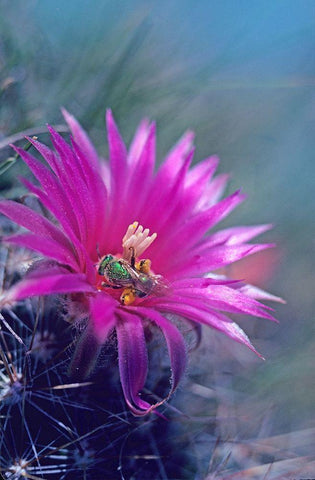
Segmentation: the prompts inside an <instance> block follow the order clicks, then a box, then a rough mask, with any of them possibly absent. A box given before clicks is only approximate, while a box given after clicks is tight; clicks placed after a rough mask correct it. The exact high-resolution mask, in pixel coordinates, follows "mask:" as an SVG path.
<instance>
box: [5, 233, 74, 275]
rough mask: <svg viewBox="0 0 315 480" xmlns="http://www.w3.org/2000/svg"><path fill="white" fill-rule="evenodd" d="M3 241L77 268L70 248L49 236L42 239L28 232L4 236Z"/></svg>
mask: <svg viewBox="0 0 315 480" xmlns="http://www.w3.org/2000/svg"><path fill="white" fill-rule="evenodd" d="M4 241H6V242H9V243H13V244H15V245H20V246H22V247H26V248H28V249H30V250H34V251H35V252H39V253H42V254H43V255H45V256H46V257H48V258H53V259H54V260H57V262H60V263H62V264H65V265H69V267H71V268H73V269H74V270H77V269H78V264H77V262H76V260H75V257H74V255H73V252H72V251H71V249H67V248H65V247H64V246H63V245H60V244H59V243H57V242H56V241H54V240H53V239H51V238H45V239H43V237H40V236H38V235H35V234H31V233H28V234H25V235H11V236H9V237H5V238H4Z"/></svg>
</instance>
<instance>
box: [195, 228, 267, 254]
mask: <svg viewBox="0 0 315 480" xmlns="http://www.w3.org/2000/svg"><path fill="white" fill-rule="evenodd" d="M271 228H272V225H270V224H268V225H253V226H249V227H232V228H226V229H224V230H220V231H219V232H215V233H213V234H212V235H211V236H210V237H209V238H207V239H205V240H203V241H202V242H200V246H199V247H198V251H199V249H200V250H203V249H208V248H211V247H213V246H215V245H221V244H225V245H237V244H240V243H244V242H248V241H249V240H251V239H252V238H254V237H257V235H260V234H261V233H264V232H266V231H267V230H270V229H271Z"/></svg>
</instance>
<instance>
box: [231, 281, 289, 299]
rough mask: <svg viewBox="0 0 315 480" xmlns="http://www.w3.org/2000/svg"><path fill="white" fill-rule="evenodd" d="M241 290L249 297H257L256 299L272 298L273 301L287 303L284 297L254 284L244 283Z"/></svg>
mask: <svg viewBox="0 0 315 480" xmlns="http://www.w3.org/2000/svg"><path fill="white" fill-rule="evenodd" d="M239 291H240V292H242V293H244V294H245V295H246V296H247V297H250V298H255V299H256V300H270V301H272V302H279V303H286V301H285V300H283V298H281V297H277V296H276V295H272V294H271V293H269V292H266V291H265V290H262V289H261V288H258V287H255V286H254V285H249V284H247V285H244V286H243V287H241V288H240V289H239Z"/></svg>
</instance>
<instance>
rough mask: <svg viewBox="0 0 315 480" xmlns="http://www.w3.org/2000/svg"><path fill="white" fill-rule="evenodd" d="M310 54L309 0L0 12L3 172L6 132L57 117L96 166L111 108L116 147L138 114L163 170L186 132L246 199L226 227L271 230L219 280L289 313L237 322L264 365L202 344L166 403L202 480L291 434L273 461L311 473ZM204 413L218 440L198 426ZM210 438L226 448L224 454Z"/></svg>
mask: <svg viewBox="0 0 315 480" xmlns="http://www.w3.org/2000/svg"><path fill="white" fill-rule="evenodd" d="M314 48H315V2H314V1H313V0H300V1H296V0H286V1H277V2H275V1H272V0H268V1H267V0H262V1H259V2H252V1H250V0H238V1H237V2H233V1H231V0H215V1H214V0H200V1H198V2H194V1H192V0H173V1H166V0H159V1H158V2H154V1H136V0H130V1H122V0H115V1H112V2H111V1H106V0H90V1H87V0H68V1H67V2H65V1H61V0H56V1H54V2H52V1H48V0H41V1H39V0H38V1H35V0H29V1H28V2H22V1H20V0H1V1H0V146H1V150H0V161H1V162H5V161H6V160H7V158H8V157H9V156H10V155H11V152H10V149H9V148H8V147H7V145H8V143H9V141H12V138H11V136H12V135H13V136H14V135H15V134H17V135H16V136H14V137H13V139H18V138H20V139H23V132H24V131H25V130H26V129H27V130H29V129H30V132H32V133H33V134H37V133H39V132H43V126H44V125H45V123H47V122H49V123H51V124H55V125H60V124H61V125H63V120H62V116H61V114H60V106H65V107H66V108H67V109H68V110H69V111H70V112H72V113H73V114H75V115H76V116H77V117H78V118H79V120H80V121H81V123H82V124H83V126H84V127H85V128H86V130H88V132H89V133H90V135H91V137H92V139H93V141H94V142H95V144H96V146H97V147H98V150H99V152H100V153H101V154H102V155H104V156H106V137H105V130H104V112H105V108H106V107H111V108H112V109H113V112H114V115H115V118H116V120H117V122H118V125H119V127H120V129H121V132H122V135H123V136H124V138H125V139H126V141H127V143H128V142H129V141H130V139H131V137H132V134H133V132H134V130H135V128H136V126H137V123H138V122H139V121H140V120H141V119H142V118H143V117H150V118H151V119H156V121H157V128H158V158H159V159H160V160H161V159H162V157H163V155H164V154H165V153H166V152H167V150H168V149H169V148H170V147H171V146H172V145H173V143H174V142H175V141H176V140H177V139H178V137H179V136H180V135H181V134H182V133H183V132H184V131H185V130H186V129H188V128H189V129H192V130H194V131H195V132H196V145H197V153H196V161H198V160H201V159H202V158H204V157H205V156H208V155H210V154H214V153H216V154H218V155H219V156H220V158H221V165H220V169H219V171H220V172H229V173H231V182H230V186H229V191H233V190H235V189H237V188H239V187H241V188H242V190H243V191H244V192H246V193H247V194H248V197H249V198H248V200H247V201H246V202H245V204H244V205H242V206H241V207H239V209H238V210H237V212H235V213H233V215H232V216H231V217H230V218H229V219H228V220H227V221H225V222H224V224H225V225H236V224H252V223H264V222H267V223H269V222H272V223H274V224H275V228H274V230H273V231H272V232H269V233H268V234H265V236H264V239H263V240H264V241H276V242H277V245H278V247H277V249H276V250H274V251H273V252H272V253H267V254H265V255H257V256H256V257H253V258H252V259H251V260H250V261H248V262H243V263H242V262H240V264H239V265H238V266H236V267H235V268H234V270H233V269H232V270H231V272H230V273H231V274H232V275H236V276H237V275H241V276H242V277H244V276H245V277H246V276H248V277H249V279H250V280H251V281H252V282H253V283H256V284H257V285H259V286H262V287H264V288H266V289H268V290H269V291H272V292H273V293H275V294H277V295H280V296H282V297H283V298H285V299H286V300H287V304H286V305H285V306H282V305H280V306H277V307H276V310H277V312H276V316H277V318H278V319H279V320H280V324H279V325H275V324H271V323H268V322H267V321H262V320H259V321H254V320H252V319H250V320H248V319H244V320H243V319H241V320H240V323H241V325H242V326H243V327H244V328H245V330H246V331H247V332H248V333H249V334H250V335H251V337H252V338H253V339H254V343H255V345H256V346H257V348H258V350H259V351H260V352H262V354H263V355H264V357H266V359H267V360H266V362H263V363H262V362H261V361H260V360H257V359H256V358H253V357H254V356H253V354H251V353H250V352H247V351H245V349H244V348H243V347H241V346H239V345H234V344H233V345H231V342H229V341H228V340H225V339H223V338H222V337H221V336H220V335H216V334H213V333H212V332H205V337H204V340H203V343H202V346H201V348H200V349H199V351H197V352H193V353H192V354H191V366H190V370H189V372H188V377H187V379H186V382H185V385H183V387H182V388H181V389H180V390H179V392H178V393H177V395H176V398H175V404H176V405H177V406H178V408H180V409H181V410H182V411H183V412H184V413H187V414H188V415H190V419H186V422H187V428H188V429H190V430H191V431H192V432H194V433H193V434H192V435H193V442H194V445H195V447H196V448H195V450H194V451H195V453H192V455H197V456H198V457H199V458H200V465H201V467H200V472H201V473H200V475H203V476H204V477H205V476H206V475H208V477H207V478H212V477H211V475H217V477H216V476H215V477H213V478H242V477H236V476H233V477H232V476H231V477H228V476H227V475H232V474H233V472H237V471H243V470H245V469H246V468H250V467H252V466H253V465H258V466H259V465H260V466H261V465H268V464H269V463H270V462H269V460H270V458H269V457H268V456H267V457H266V458H265V457H264V456H263V454H259V455H258V456H256V457H255V455H254V454H253V453H248V450H246V449H245V450H246V451H245V453H244V443H246V445H247V449H248V448H249V447H248V442H252V443H251V445H254V443H253V442H254V441H255V439H259V438H260V439H262V438H263V439H266V438H269V439H271V438H278V437H275V436H276V435H280V434H283V435H285V436H286V437H285V438H286V439H287V443H285V447H282V450H281V452H282V453H279V450H277V455H278V456H277V455H275V453H273V455H274V456H273V457H272V458H273V461H274V462H276V461H277V460H278V459H280V460H285V461H286V460H288V459H291V460H292V459H300V458H302V457H303V456H305V455H307V456H308V457H307V458H308V460H307V461H306V463H305V464H309V462H310V461H311V460H310V458H311V456H312V454H313V453H312V452H314V444H315V440H314V435H313V433H312V432H314V430H309V429H311V428H314V427H315V422H314V405H315V391H314V373H313V363H314V362H313V357H314V352H315V337H314V315H313V312H314V285H315V273H314V271H315V265H314V237H315V222H314V206H315V202H314V180H315V162H314V147H315V135H314V97H315V95H314V87H315V65H314V63H315V56H314ZM20 132H22V133H20ZM40 139H41V140H42V141H48V137H47V135H46V134H41V135H40ZM21 143H22V144H23V143H24V142H23V140H22V141H21ZM21 168H23V167H22V165H21V163H20V162H19V161H18V162H17V163H16V164H15V165H14V166H13V167H12V168H10V169H9V170H7V171H6V173H5V174H4V175H2V176H1V180H0V182H1V183H0V187H1V189H2V195H4V196H10V197H12V196H13V197H14V196H15V195H18V194H20V192H21V190H20V187H18V184H17V182H16V176H17V174H18V173H20V172H21ZM191 398H193V401H192V400H191ZM214 414H215V415H216V416H217V422H216V424H215V425H216V427H215V429H214V427H213V425H212V424H211V426H208V427H207V422H206V420H205V418H207V416H209V415H214ZM198 418H199V420H198ZM222 418H225V420H224V419H223V420H222V421H221V420H220V421H219V419H222ZM200 419H201V420H200ZM205 422H206V423H205ZM205 425H206V426H205ZM305 429H308V431H309V432H310V435H311V438H312V440H310V439H308V441H307V442H306V443H305V442H304V443H305V445H304V444H303V445H304V447H303V448H304V449H303V448H302V447H301V445H300V444H299V442H298V440H297V439H299V438H300V437H299V435H300V434H301V431H303V432H305V431H306V430H305ZM214 437H215V438H218V437H219V438H221V440H222V438H223V439H226V442H225V443H223V447H221V449H219V450H218V448H214V446H213V438H214ZM232 440H233V441H232ZM230 441H231V443H229V442H230ZM279 441H280V440H279ZM294 442H295V443H296V442H297V443H298V445H299V448H297V447H296V446H295V447H294V445H295V443H294ZM302 443H303V442H302ZM275 444H276V445H278V443H277V442H276V441H275ZM306 444H307V445H308V447H307V446H306ZM240 445H242V449H243V450H241V453H240V448H239V447H240ZM197 447H198V448H197ZM277 448H278V447H277ZM279 448H280V447H279ZM307 448H309V450H307ZM235 449H236V450H235ZM305 449H306V450H305ZM196 452H197V453H196ZM229 452H232V455H231V457H229V460H228V461H227V462H226V463H224V464H222V468H221V467H220V468H221V470H220V469H219V467H218V464H219V463H220V461H221V460H222V461H223V459H224V458H225V457H224V456H225V455H228V454H229ZM259 452H260V450H259ZM288 452H290V453H288ZM269 455H270V452H269ZM211 459H212V461H211ZM313 461H314V458H313ZM218 462H219V463H218ZM268 462H269V463H268ZM290 468H291V470H290ZM294 468H296V465H295V464H294ZM294 468H293V467H290V466H289V467H288V469H289V470H290V471H292V472H293V471H294V472H295V471H296V470H294ZM310 468H311V467H310ZM220 472H221V473H220ZM222 472H223V473H222ZM224 472H225V473H224ZM227 472H228V473H227ZM266 472H267V470H266V469H265V470H263V471H262V474H265V473H266ZM272 472H277V471H276V469H275V467H274V466H273V467H272V469H271V470H270V472H269V474H270V478H280V477H276V476H274V477H273V476H272V475H273V473H272ZM314 472H315V467H314ZM260 473H261V472H260V471H259V474H260ZM302 473H303V472H302ZM220 475H226V476H222V477H220ZM203 476H201V477H200V478H203ZM250 478H256V477H254V474H253V476H252V477H250ZM257 478H263V477H259V476H258V477H257ZM266 478H269V477H266ZM281 478H282V477H281ZM283 478H286V477H283Z"/></svg>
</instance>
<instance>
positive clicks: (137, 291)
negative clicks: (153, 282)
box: [135, 290, 148, 298]
mask: <svg viewBox="0 0 315 480" xmlns="http://www.w3.org/2000/svg"><path fill="white" fill-rule="evenodd" d="M135 295H136V297H139V298H143V297H146V296H147V295H148V294H147V293H146V292H142V291H141V290H135Z"/></svg>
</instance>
